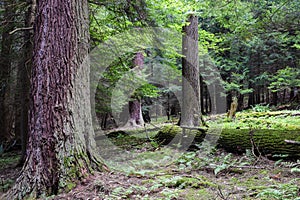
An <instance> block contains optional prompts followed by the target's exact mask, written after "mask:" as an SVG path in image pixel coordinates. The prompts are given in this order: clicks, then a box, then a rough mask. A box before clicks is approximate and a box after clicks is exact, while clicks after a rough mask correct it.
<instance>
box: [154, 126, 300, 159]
mask: <svg viewBox="0 0 300 200" xmlns="http://www.w3.org/2000/svg"><path fill="white" fill-rule="evenodd" d="M177 134H182V129H181V128H180V127H178V126H165V127H164V128H162V129H161V131H160V132H158V134H157V135H156V136H155V139H156V140H157V142H158V143H160V144H169V143H170V142H171V140H172V139H173V138H174V137H175V135H177ZM192 134H195V135H194V136H195V139H194V142H193V143H194V144H195V143H196V144H199V143H201V142H202V141H203V139H204V137H205V134H204V130H201V131H198V132H197V131H193V132H192ZM206 137H207V138H214V137H217V139H216V140H217V147H219V148H223V149H225V150H227V151H229V152H233V153H245V152H246V149H248V150H251V151H253V152H254V153H256V154H257V155H259V154H261V155H264V156H268V157H269V158H274V159H276V158H277V159H278V158H280V157H276V155H286V156H287V158H300V145H299V144H300V140H299V138H300V131H292V130H290V131H288V130H274V129H260V130H248V129H223V130H222V133H221V134H220V135H214V133H209V135H206ZM289 141H291V142H289ZM293 141H294V142H293Z"/></svg>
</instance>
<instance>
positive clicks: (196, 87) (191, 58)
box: [180, 15, 201, 126]
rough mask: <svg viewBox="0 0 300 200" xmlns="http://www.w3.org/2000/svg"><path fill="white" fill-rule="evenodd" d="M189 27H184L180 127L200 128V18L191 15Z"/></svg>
mask: <svg viewBox="0 0 300 200" xmlns="http://www.w3.org/2000/svg"><path fill="white" fill-rule="evenodd" d="M188 23H189V24H188V25H186V26H185V27H183V33H184V35H183V39H182V53H183V55H184V58H183V59H182V76H183V80H182V90H183V97H182V98H183V100H182V103H183V106H182V107H183V108H182V109H181V112H182V115H181V120H180V125H184V126H199V123H200V120H201V111H200V78H199V57H198V17H197V16H193V15H191V16H190V17H189V19H188Z"/></svg>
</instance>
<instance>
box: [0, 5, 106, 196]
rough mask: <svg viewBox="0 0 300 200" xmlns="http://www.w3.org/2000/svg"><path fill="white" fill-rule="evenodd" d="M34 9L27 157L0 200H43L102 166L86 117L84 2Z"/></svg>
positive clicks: (89, 109)
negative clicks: (19, 172)
mask: <svg viewBox="0 0 300 200" xmlns="http://www.w3.org/2000/svg"><path fill="white" fill-rule="evenodd" d="M36 11H37V15H36V16H37V18H36V20H35V30H34V33H35V35H34V42H35V43H34V52H33V55H34V57H33V66H32V76H31V93H30V98H31V103H30V115H29V135H28V136H29V140H28V145H27V156H26V161H25V164H24V166H23V169H22V172H21V174H20V176H19V177H18V178H17V180H16V183H15V185H14V187H13V188H12V189H11V190H10V191H9V192H8V193H7V194H6V196H5V197H4V198H1V199H24V198H32V199H35V198H43V199H44V198H45V197H47V196H49V195H53V194H57V193H58V192H62V191H63V190H64V189H67V188H68V189H70V187H71V186H74V184H76V180H78V179H81V178H83V177H85V176H87V175H88V174H90V173H92V171H93V170H95V169H99V170H100V169H103V168H105V166H104V165H103V163H102V162H101V161H99V159H98V158H97V156H96V154H95V151H96V146H95V140H94V130H93V127H92V119H91V107H90V99H89V97H90V88H89V86H90V85H89V61H88V58H87V57H88V50H89V45H88V44H89V29H88V25H89V22H88V6H87V1H78V0H52V1H37V10H36Z"/></svg>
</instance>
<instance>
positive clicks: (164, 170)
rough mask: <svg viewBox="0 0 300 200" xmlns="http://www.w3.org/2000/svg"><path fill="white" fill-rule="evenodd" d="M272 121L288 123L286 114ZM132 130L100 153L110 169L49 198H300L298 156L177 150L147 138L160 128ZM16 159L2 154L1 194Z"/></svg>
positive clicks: (11, 179)
mask: <svg viewBox="0 0 300 200" xmlns="http://www.w3.org/2000/svg"><path fill="white" fill-rule="evenodd" d="M276 116H277V115H276ZM292 116H293V118H292V119H287V120H285V121H284V122H286V123H288V124H289V125H290V126H292V128H293V129H295V126H298V125H300V118H299V116H298V115H292ZM255 120H256V121H257V119H255ZM272 120H274V121H276V122H277V123H279V122H280V123H281V124H284V122H283V121H282V117H280V118H278V120H276V118H272ZM265 121H266V119H265V118H264V122H265ZM261 124H263V123H261ZM277 125H278V124H277ZM262 126H263V125H262ZM283 126H284V127H287V125H286V124H284V125H283ZM296 129H298V127H296ZM299 130H300V129H299ZM131 133H133V134H132V135H131V134H130V135H122V134H121V135H116V136H115V137H113V138H110V141H111V143H112V144H114V146H115V148H114V149H110V150H109V154H105V155H104V153H107V152H102V153H103V155H104V156H103V157H104V159H105V162H106V163H107V165H108V166H109V167H110V168H111V172H110V173H99V172H97V173H95V174H94V175H93V176H90V177H87V178H86V179H84V180H81V181H80V182H78V183H77V186H76V187H75V188H73V189H72V190H71V191H69V192H66V193H63V194H60V195H57V196H53V197H49V199H55V200H59V199H70V200H71V199H83V200H87V199H145V200H146V199H164V200H167V199H170V200H171V199H182V200H189V199H190V200H192V199H194V200H200V199H205V200H209V199H220V200H225V199H227V200H231V199H293V200H295V199H298V200H300V161H299V160H293V161H291V160H289V161H288V160H284V159H278V160H276V161H274V160H273V161H272V160H269V159H267V158H265V157H262V156H260V157H257V156H255V155H253V154H252V152H251V151H250V150H249V151H246V152H245V153H244V154H240V155H236V154H232V153H228V152H225V151H223V150H222V149H216V148H212V149H210V151H209V152H207V151H206V147H205V145H202V146H199V149H198V150H196V151H177V150H174V149H171V148H169V147H162V146H160V144H157V143H156V142H155V141H151V140H150V141H149V140H148V138H147V137H149V136H150V137H153V136H154V135H155V134H156V133H157V131H149V132H147V133H145V131H144V130H142V129H140V130H134V131H132V132H131ZM146 135H147V137H146ZM101 156H102V155H101ZM105 156H106V157H105ZM18 158H19V155H18V153H17V152H11V153H5V154H2V156H0V196H1V193H3V192H5V191H7V189H9V187H10V186H11V185H12V184H13V182H14V181H15V179H16V177H17V174H18V172H19V171H20V170H21V168H15V167H14V166H15V164H16V163H17V161H18Z"/></svg>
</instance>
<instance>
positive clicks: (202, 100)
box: [200, 76, 208, 114]
mask: <svg viewBox="0 0 300 200" xmlns="http://www.w3.org/2000/svg"><path fill="white" fill-rule="evenodd" d="M206 94H207V92H206V93H205V96H204V81H203V78H202V76H200V110H201V114H204V113H205V112H206V113H208V109H207V107H208V105H207V96H208V95H206ZM204 98H205V108H206V109H205V112H204Z"/></svg>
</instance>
